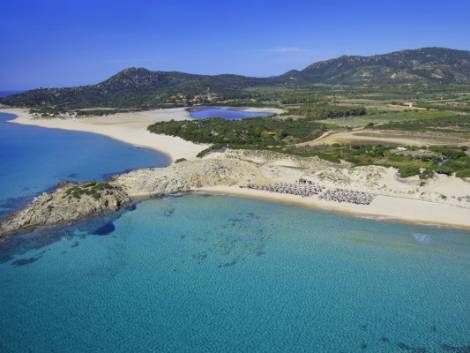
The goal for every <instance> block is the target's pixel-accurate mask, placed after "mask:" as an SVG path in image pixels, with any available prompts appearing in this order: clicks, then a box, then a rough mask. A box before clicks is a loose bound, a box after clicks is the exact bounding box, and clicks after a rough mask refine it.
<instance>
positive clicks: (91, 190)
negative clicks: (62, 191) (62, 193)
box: [66, 182, 113, 200]
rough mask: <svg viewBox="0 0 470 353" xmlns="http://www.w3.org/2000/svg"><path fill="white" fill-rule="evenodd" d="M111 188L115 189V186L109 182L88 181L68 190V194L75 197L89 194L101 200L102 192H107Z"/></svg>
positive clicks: (79, 197) (78, 197)
mask: <svg viewBox="0 0 470 353" xmlns="http://www.w3.org/2000/svg"><path fill="white" fill-rule="evenodd" d="M111 189H113V187H112V186H111V185H110V184H108V183H95V182H88V183H85V184H82V185H78V186H74V187H71V188H70V189H68V190H67V191H66V194H67V195H68V196H69V197H74V198H76V199H81V197H82V196H83V195H88V196H91V197H93V198H94V199H95V200H99V199H100V197H101V192H103V191H104V192H106V191H109V190H111Z"/></svg>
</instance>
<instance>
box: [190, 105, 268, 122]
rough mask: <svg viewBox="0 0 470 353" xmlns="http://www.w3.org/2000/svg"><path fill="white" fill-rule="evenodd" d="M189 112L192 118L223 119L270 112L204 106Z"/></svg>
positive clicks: (261, 115)
mask: <svg viewBox="0 0 470 353" xmlns="http://www.w3.org/2000/svg"><path fill="white" fill-rule="evenodd" d="M190 114H191V117H192V118H193V119H209V118H223V119H225V120H241V119H247V118H253V117H263V116H268V115H271V113H267V112H256V111H247V110H243V109H237V108H227V107H206V106H201V107H197V108H193V109H192V110H191V111H190Z"/></svg>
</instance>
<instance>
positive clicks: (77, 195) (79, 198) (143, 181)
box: [0, 159, 262, 237]
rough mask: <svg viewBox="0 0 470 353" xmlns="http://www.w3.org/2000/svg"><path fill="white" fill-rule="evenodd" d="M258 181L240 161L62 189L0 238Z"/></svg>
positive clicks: (191, 164)
mask: <svg viewBox="0 0 470 353" xmlns="http://www.w3.org/2000/svg"><path fill="white" fill-rule="evenodd" d="M260 180H262V176H261V174H260V172H259V170H258V169H257V168H256V166H255V165H253V164H252V163H249V162H245V161H241V160H228V159H205V160H201V159H199V160H193V161H181V162H180V163H178V164H173V165H171V166H169V167H167V168H154V169H142V170H136V171H132V172H130V173H126V174H122V175H119V176H117V177H115V178H114V180H112V181H110V182H109V183H86V184H82V185H77V184H71V183H66V184H62V185H61V186H60V187H59V188H58V189H57V190H55V191H54V192H50V193H43V194H42V195H40V196H38V197H37V198H35V199H34V200H33V201H32V202H31V203H30V204H29V205H28V206H27V207H26V208H25V209H23V210H21V211H18V212H16V213H14V214H13V215H11V216H10V217H9V218H7V219H6V220H5V221H3V222H2V223H0V237H2V236H4V235H8V234H14V233H18V232H20V231H25V230H31V229H35V228H38V227H44V226H54V225H59V224H66V223H71V222H75V221H78V220H80V219H82V218H85V217H88V216H92V215H96V214H100V213H106V212H115V211H118V210H119V209H120V208H121V207H123V206H125V205H126V204H128V203H129V202H131V200H132V199H137V198H143V197H151V196H160V195H164V194H171V193H177V192H187V191H191V190H195V189H197V188H200V187H203V186H213V185H219V184H224V185H232V184H236V183H248V182H254V181H260Z"/></svg>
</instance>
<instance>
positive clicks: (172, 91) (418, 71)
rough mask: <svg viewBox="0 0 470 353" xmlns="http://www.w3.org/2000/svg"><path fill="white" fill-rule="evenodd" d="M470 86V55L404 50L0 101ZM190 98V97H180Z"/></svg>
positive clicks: (108, 101)
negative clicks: (269, 71) (284, 68)
mask: <svg viewBox="0 0 470 353" xmlns="http://www.w3.org/2000/svg"><path fill="white" fill-rule="evenodd" d="M314 83H322V84H343V85H358V84H361V85H363V84H394V83H396V84H403V83H470V52H469V51H463V50H453V49H445V48H423V49H417V50H405V51H399V52H394V53H389V54H384V55H374V56H342V57H339V58H336V59H331V60H326V61H321V62H317V63H314V64H312V65H310V66H308V67H307V68H305V69H304V70H301V71H299V70H292V71H289V72H287V73H285V74H283V75H280V76H275V77H269V78H255V77H245V76H239V75H214V76H210V75H195V74H187V73H182V72H164V71H150V70H147V69H143V68H129V69H125V70H123V71H121V72H119V73H117V74H116V75H114V76H112V77H111V78H109V79H108V80H106V81H103V82H101V83H99V84H96V85H89V86H81V87H75V88H49V89H36V90H31V91H28V92H25V93H21V94H17V95H13V96H9V97H6V98H2V99H1V100H0V103H3V104H7V105H15V106H27V107H37V106H44V105H46V106H59V107H63V108H86V107H117V108H129V107H140V108H145V107H157V106H160V105H161V104H162V103H163V102H165V101H167V99H168V98H169V97H172V95H180V96H186V95H187V96H189V97H194V96H196V95H207V94H212V95H217V96H220V97H230V96H240V95H243V94H244V90H245V89H246V88H250V87H259V86H301V85H306V84H314ZM184 99H192V98H186V97H185V98H184Z"/></svg>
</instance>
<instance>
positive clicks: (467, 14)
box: [0, 0, 470, 90]
mask: <svg viewBox="0 0 470 353" xmlns="http://www.w3.org/2000/svg"><path fill="white" fill-rule="evenodd" d="M429 46H440V47H448V48H455V49H466V50H469V49H470V1H468V0H446V1H443V0H441V1H436V0H426V1H424V0H419V1H418V0H408V1H402V0H393V1H390V0H374V1H371V0H329V1H327V0H309V1H308V0H304V1H300V0H283V1H277V0H271V1H267V0H266V1H265V0H237V1H232V0H218V1H209V0H197V1H196V0H193V1H188V0H172V1H169V0H153V1H150V0H134V1H130V0H112V1H111V0H108V1H104V0H94V1H90V0H2V1H1V2H0V48H1V51H0V90H22V89H31V88H37V87H66V86H76V85H83V84H94V83H98V82H100V81H102V80H104V79H106V78H107V77H109V76H111V75H113V74H115V73H116V72H117V71H119V70H121V69H124V68H126V67H131V66H134V67H145V68H148V69H152V70H163V71H184V72H190V73H201V74H220V73H235V74H243V75H249V76H271V75H278V74H281V73H284V72H286V71H289V70H291V69H302V68H304V67H305V66H307V65H309V64H311V63H313V62H315V61H319V60H324V59H329V58H333V57H337V56H340V55H372V54H381V53H386V52H390V51H396V50H402V49H414V48H420V47H429Z"/></svg>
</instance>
